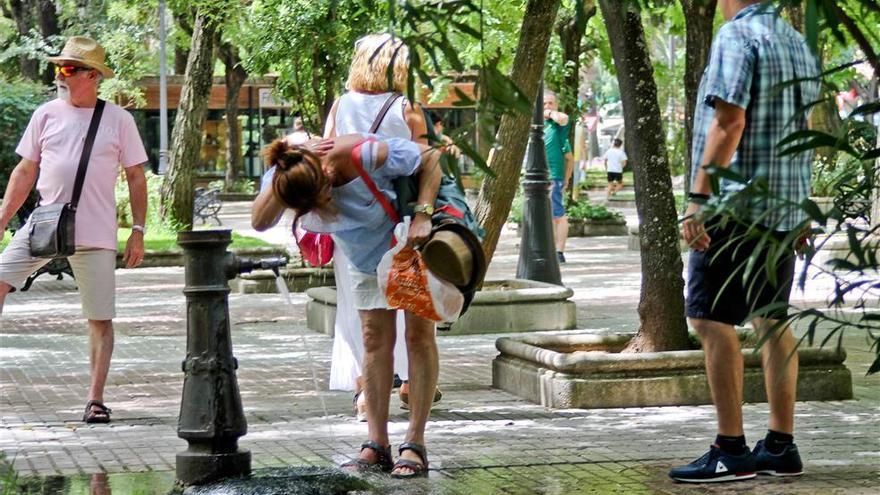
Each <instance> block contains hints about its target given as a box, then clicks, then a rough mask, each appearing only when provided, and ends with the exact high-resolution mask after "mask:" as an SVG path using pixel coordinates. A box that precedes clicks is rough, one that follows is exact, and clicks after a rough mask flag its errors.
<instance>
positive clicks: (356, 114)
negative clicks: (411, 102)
mask: <svg viewBox="0 0 880 495" xmlns="http://www.w3.org/2000/svg"><path fill="white" fill-rule="evenodd" d="M389 96H391V93H379V94H366V93H358V92H356V91H349V92H348V93H345V94H344V95H342V96H341V97H340V98H339V104H338V105H336V122H335V124H336V135H337V136H343V135H345V134H355V133H365V132H369V131H370V126H371V125H373V121H374V120H376V116H377V115H379V110H381V109H382V106H383V105H385V101H386V100H388V97H389ZM405 106H406V97H401V98H398V100H397V101H396V102H394V105H392V106H391V108H389V109H388V113H386V114H385V118H384V119H382V124H381V125H379V129H377V130H376V134H378V135H379V137H381V138H386V139H387V138H404V139H412V131H411V130H410V128H409V126H408V125H406V120H405V119H404V118H403V110H404V108H405Z"/></svg>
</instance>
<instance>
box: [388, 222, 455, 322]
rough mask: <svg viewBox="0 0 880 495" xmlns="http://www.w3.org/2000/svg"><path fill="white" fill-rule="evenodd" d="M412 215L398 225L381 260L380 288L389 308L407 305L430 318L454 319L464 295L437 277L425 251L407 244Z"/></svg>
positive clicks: (449, 320) (407, 307) (415, 312)
mask: <svg viewBox="0 0 880 495" xmlns="http://www.w3.org/2000/svg"><path fill="white" fill-rule="evenodd" d="M409 224H410V218H409V217H404V219H403V222H401V223H399V224H397V226H396V227H394V237H395V238H396V239H397V244H395V245H394V247H392V248H391V249H390V250H389V251H388V252H387V253H385V255H384V256H382V260H381V261H379V266H378V268H376V273H377V274H378V277H379V290H381V291H382V294H383V295H384V296H385V300H386V302H387V303H388V307H389V308H394V309H403V310H405V311H409V312H410V313H413V314H415V315H418V316H421V317H422V318H425V319H427V320H431V321H435V322H450V323H451V322H454V321H456V320H457V319H458V315H459V313H461V307H462V305H463V304H464V296H462V294H461V292H460V291H459V290H458V288H456V287H455V286H454V285H452V284H450V283H449V282H444V281H443V280H440V279H439V278H437V277H435V276H434V274H433V273H431V271H430V270H428V267H427V266H425V262H424V261H422V255H421V254H420V253H419V252H418V251H416V250H415V249H413V248H409V247H406V238H407V235H408V234H409Z"/></svg>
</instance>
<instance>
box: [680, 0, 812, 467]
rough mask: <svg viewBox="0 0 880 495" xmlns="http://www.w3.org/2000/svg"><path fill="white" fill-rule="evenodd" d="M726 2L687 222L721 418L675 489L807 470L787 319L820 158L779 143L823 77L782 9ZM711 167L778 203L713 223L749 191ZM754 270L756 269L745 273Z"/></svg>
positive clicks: (697, 306)
mask: <svg viewBox="0 0 880 495" xmlns="http://www.w3.org/2000/svg"><path fill="white" fill-rule="evenodd" d="M718 6H719V7H720V9H721V12H722V13H723V15H724V18H725V19H726V20H727V22H726V23H725V24H724V25H722V26H721V28H719V30H718V34H717V35H716V36H715V40H714V41H713V42H712V48H711V49H710V55H709V63H708V65H707V66H706V71H705V72H704V73H703V79H702V81H701V82H700V89H699V92H698V99H697V102H696V103H697V107H696V114H695V116H694V140H693V153H692V156H693V163H694V164H697V165H698V166H696V167H694V171H693V172H692V177H691V184H692V185H691V191H692V192H691V193H690V195H689V197H688V207H687V210H686V212H685V218H684V221H683V222H682V230H683V232H682V233H683V234H684V239H685V240H686V241H687V242H688V244H690V246H691V247H692V250H691V252H690V254H689V258H688V288H687V292H688V294H687V303H686V312H687V317H688V322H689V323H690V325H691V327H693V328H694V329H695V330H696V332H697V334H698V335H699V336H700V340H701V341H702V344H703V350H704V352H705V359H706V375H707V378H708V381H709V388H710V389H711V391H712V401H713V402H714V403H715V411H716V413H717V416H718V424H717V428H718V429H717V432H718V434H717V436H716V437H715V442H714V443H713V444H712V445H711V446H710V447H709V451H708V452H706V453H705V454H704V455H702V456H700V457H699V458H698V459H696V460H695V461H693V462H691V463H690V464H687V465H684V466H679V467H676V468H674V469H672V470H671V471H670V472H669V476H670V477H671V478H672V479H674V480H676V481H683V482H693V483H704V482H718V481H736V480H744V479H750V478H754V477H755V474H756V473H761V474H769V475H773V476H799V475H800V474H802V473H803V463H802V461H801V457H800V454H799V453H798V448H797V446H796V445H795V444H794V411H795V396H796V391H797V379H798V355H797V352H796V349H797V342H796V341H795V338H794V336H793V335H792V332H791V329H790V328H788V325H787V324H786V323H785V322H786V321H787V319H788V302H789V296H790V292H791V288H792V283H793V279H794V270H795V256H794V254H795V250H797V249H799V248H800V246H802V245H803V244H804V243H805V242H806V236H807V235H809V224H810V221H809V218H808V216H807V214H806V213H805V212H804V211H803V210H801V209H800V207H799V205H800V204H801V202H802V201H804V200H806V199H807V197H808V196H809V194H810V176H811V168H812V160H813V153H812V152H804V153H796V154H790V155H782V154H780V153H779V149H778V147H777V143H779V142H780V141H781V140H782V139H784V138H785V137H786V136H788V135H790V134H791V133H794V132H798V131H805V130H807V129H808V128H809V122H808V119H809V108H810V106H809V104H810V103H812V102H814V101H816V99H817V98H818V96H819V74H820V69H819V64H818V62H817V60H816V57H815V56H814V55H813V53H812V51H811V50H810V48H809V46H808V45H807V43H806V41H805V40H804V37H803V36H802V35H801V34H800V33H798V32H797V31H796V30H795V29H794V28H792V27H791V25H789V24H788V23H787V22H786V21H785V20H783V19H782V17H780V15H779V10H778V9H777V8H776V7H775V6H774V5H773V4H772V3H771V2H758V1H755V0H720V1H719V2H718ZM710 165H714V166H717V167H721V168H727V169H729V170H730V171H732V172H734V173H736V174H738V175H740V176H742V177H744V178H745V179H746V180H748V181H750V182H751V181H758V180H760V181H764V184H765V186H764V187H765V188H766V189H767V190H768V191H769V193H770V198H768V199H763V198H757V199H750V200H749V201H748V203H747V205H744V206H743V208H742V210H743V212H742V214H739V215H737V216H734V215H732V214H730V213H728V212H722V213H720V214H718V215H715V216H713V217H711V218H705V216H704V215H703V214H702V211H703V210H702V204H704V203H705V202H706V201H708V200H710V199H711V196H712V195H715V194H718V195H720V196H721V197H726V198H729V197H731V196H733V195H735V194H736V193H737V192H738V191H739V190H741V189H742V187H743V186H742V184H741V183H739V182H735V181H729V180H727V179H725V178H722V179H721V180H720V185H719V190H717V191H714V190H713V188H712V184H711V178H710V177H709V174H708V173H707V172H706V167H707V166H710ZM743 216H745V218H743ZM802 229H803V230H802ZM768 239H769V241H768ZM792 239H795V240H794V243H793V244H794V245H793V246H792V245H791V244H792ZM771 246H773V247H774V248H776V249H771ZM752 263H754V266H755V269H754V270H751V269H749V268H745V267H746V265H747V264H748V265H750V266H751V265H752ZM768 272H770V275H768ZM750 315H751V316H752V320H751V323H752V327H753V328H754V330H755V332H756V333H757V334H758V338H759V339H761V341H762V342H763V344H762V346H761V354H762V364H763V370H764V384H765V387H766V389H767V399H768V402H769V403H770V417H769V424H768V430H767V434H766V436H765V437H764V439H763V440H760V441H758V443H757V444H756V445H755V448H754V450H749V447H748V445H747V444H746V437H745V432H744V428H743V416H742V401H743V356H742V351H741V348H740V341H739V336H738V335H737V332H736V327H737V326H739V325H742V324H744V322H745V320H746V318H748V317H749V316H750Z"/></svg>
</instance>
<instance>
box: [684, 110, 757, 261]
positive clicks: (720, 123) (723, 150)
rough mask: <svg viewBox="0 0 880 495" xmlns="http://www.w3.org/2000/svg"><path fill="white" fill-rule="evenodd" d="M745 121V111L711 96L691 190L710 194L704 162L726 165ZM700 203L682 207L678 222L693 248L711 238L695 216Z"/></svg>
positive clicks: (701, 222)
mask: <svg viewBox="0 0 880 495" xmlns="http://www.w3.org/2000/svg"><path fill="white" fill-rule="evenodd" d="M745 124H746V111H745V109H743V108H740V107H738V106H736V105H731V104H729V103H727V102H725V101H722V100H715V118H714V119H712V123H711V125H710V126H709V133H708V135H707V136H706V149H705V151H704V152H703V160H702V162H701V164H700V166H699V168H697V176H696V179H695V180H694V184H693V187H692V188H691V192H693V193H697V194H712V187H711V183H710V181H709V174H707V173H706V169H705V167H706V166H707V165H716V166H719V167H724V168H726V167H729V166H730V160H731V159H732V158H733V154H734V153H735V152H736V148H737V147H738V146H739V141H740V139H741V138H742V133H743V129H744V128H745ZM699 211H700V205H698V204H696V203H689V204H688V207H687V210H686V211H685V220H684V223H683V224H682V234H683V235H684V239H685V241H687V243H688V244H690V245H691V246H692V247H693V248H694V249H696V250H697V251H703V250H705V249H707V248H708V247H709V243H710V242H711V239H710V238H709V236H708V235H707V234H706V229H705V227H704V225H703V219H702V218H699V217H698V213H699Z"/></svg>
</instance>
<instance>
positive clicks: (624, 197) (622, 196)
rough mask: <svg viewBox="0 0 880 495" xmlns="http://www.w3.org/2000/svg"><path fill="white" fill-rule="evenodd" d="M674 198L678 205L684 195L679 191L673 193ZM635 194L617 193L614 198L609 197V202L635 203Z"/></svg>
mask: <svg viewBox="0 0 880 495" xmlns="http://www.w3.org/2000/svg"><path fill="white" fill-rule="evenodd" d="M673 196H674V197H675V204H676V205H679V204H681V202H682V201H684V193H683V192H681V191H675V192H674V193H673ZM635 200H636V194H635V193H634V192H619V193H617V194H615V195H614V196H611V201H635Z"/></svg>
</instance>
